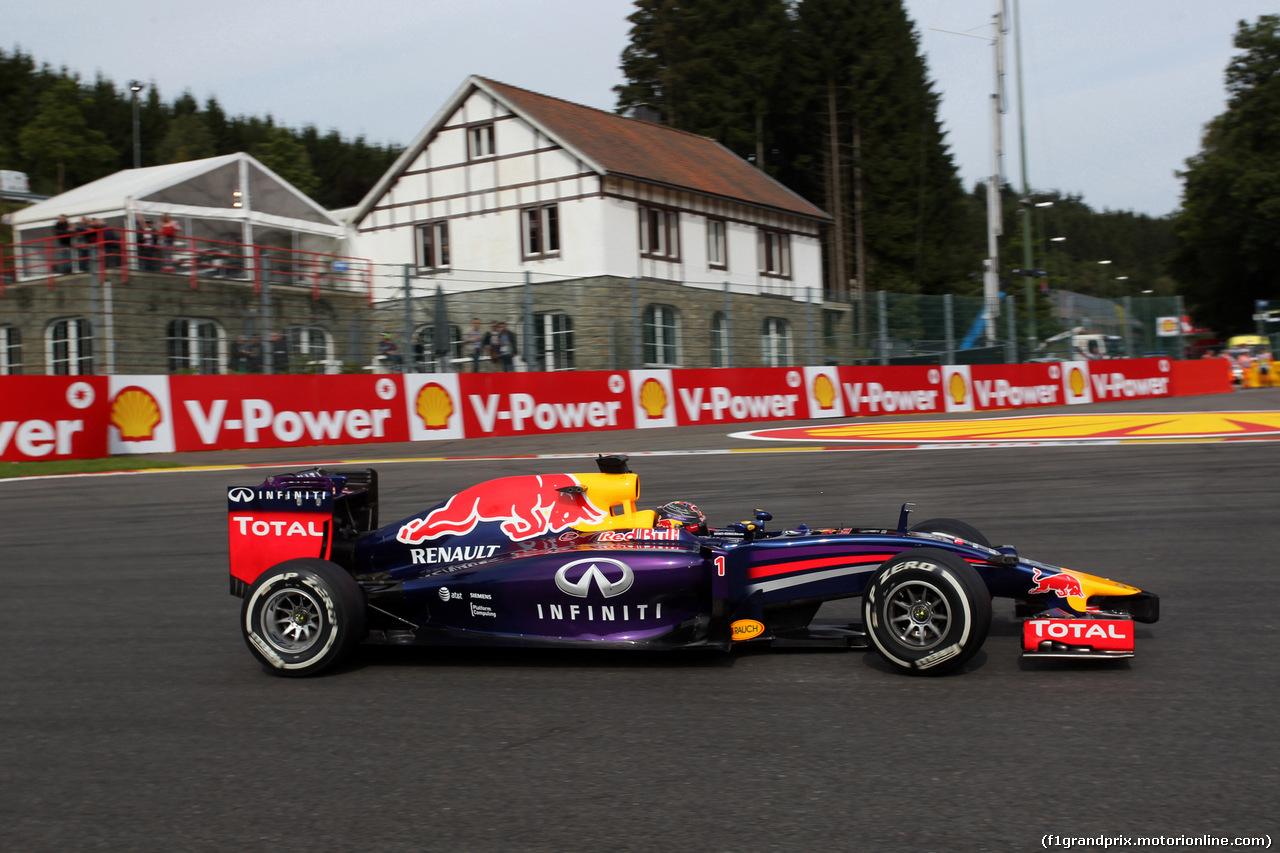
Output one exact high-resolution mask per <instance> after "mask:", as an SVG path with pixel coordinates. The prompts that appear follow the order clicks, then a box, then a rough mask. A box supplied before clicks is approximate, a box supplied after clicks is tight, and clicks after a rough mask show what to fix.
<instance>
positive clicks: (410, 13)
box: [4, 0, 1280, 216]
mask: <svg viewBox="0 0 1280 853" xmlns="http://www.w3.org/2000/svg"><path fill="white" fill-rule="evenodd" d="M1012 2H1013V0H1010V7H1011V8H1012ZM906 5H907V10H908V13H909V14H910V16H911V17H912V18H913V19H914V20H915V22H916V25H917V28H918V30H919V32H920V36H921V44H922V46H923V48H924V51H925V53H926V55H927V59H928V63H929V72H930V76H931V77H932V79H933V80H934V85H935V87H936V88H937V90H938V92H939V93H940V94H941V95H942V108H941V118H942V121H943V125H944V127H945V129H946V131H947V133H948V140H949V142H950V145H951V149H952V154H953V156H954V158H955V161H956V163H957V165H958V166H959V168H960V173H961V176H962V177H963V179H964V181H965V184H966V187H972V185H973V183H974V182H975V181H978V180H982V179H983V178H984V177H985V176H986V175H988V174H990V172H991V154H990V151H991V121H990V118H989V115H990V113H989V96H990V93H991V91H992V88H993V85H994V82H993V81H994V60H993V51H992V48H991V47H990V44H989V43H988V42H987V41H985V40H983V39H979V38H969V37H965V36H959V35H952V34H949V33H943V32H937V31H936V30H958V31H972V32H973V33H974V34H975V35H979V36H987V37H989V36H990V35H992V33H993V32H994V30H993V28H992V26H991V21H992V16H993V15H994V13H995V10H996V5H997V3H996V0H906ZM633 8H634V5H633V3H632V2H630V0H466V2H459V0H409V1H407V0H398V2H392V0H362V2H358V3H353V2H350V0H306V2H295V0H269V2H263V0H252V2H251V0H219V2H217V3H214V4H194V3H189V2H186V1H185V0H170V2H167V3H161V2H156V0H147V2H137V0H116V2H114V3H109V4H102V3H88V2H84V0H64V2H60V3H47V2H46V3H24V4H9V8H7V9H6V11H5V15H4V32H5V35H4V38H5V39H7V41H8V44H7V45H5V47H6V49H8V50H12V49H13V48H14V47H21V49H22V50H23V51H24V52H26V53H28V54H31V55H33V56H34V57H35V58H36V60H37V61H38V62H48V63H50V64H51V65H54V66H66V67H67V68H69V69H71V70H74V71H79V72H80V73H81V75H82V76H83V77H84V78H86V79H89V80H91V79H92V78H93V76H94V74H95V73H96V72H99V71H100V72H101V73H102V74H104V75H105V76H107V77H108V78H110V79H112V80H113V81H114V82H115V83H116V84H117V86H118V87H123V86H124V84H125V83H126V82H127V81H129V80H130V79H133V78H137V79H139V80H141V81H143V82H144V83H155V84H156V85H157V86H158V87H159V89H160V92H161V95H162V96H163V97H164V98H165V100H166V101H172V100H173V99H174V98H175V97H176V96H178V95H179V94H181V92H182V91H183V90H184V89H189V90H190V91H191V92H192V93H193V94H194V95H195V96H196V97H197V98H198V99H199V100H200V101H201V102H202V103H203V101H204V100H205V99H206V98H207V97H209V96H210V95H214V96H216V97H217V98H218V100H219V101H220V102H221V104H222V106H223V108H224V109H225V110H226V111H227V112H228V113H229V114H232V115H239V114H243V115H265V114H267V113H271V114H272V115H273V116H275V118H276V121H277V123H279V124H284V125H288V126H292V127H301V126H303V125H305V124H314V125H316V126H317V127H318V128H320V129H321V130H322V131H324V130H328V129H330V128H336V129H337V130H338V131H339V132H340V133H342V134H343V135H344V136H347V137H355V136H357V135H364V136H365V137H366V138H367V139H368V140H369V141H371V142H381V143H388V142H389V143H394V144H397V145H404V144H407V143H408V142H409V141H411V140H412V139H413V137H414V136H415V135H416V134H417V133H418V131H419V130H421V129H422V127H423V126H424V125H425V124H426V123H427V122H428V121H429V120H430V119H431V117H432V116H433V115H434V114H435V112H436V111H437V110H438V109H439V108H440V106H441V105H442V104H443V102H444V101H445V99H446V98H448V96H449V95H450V94H452V92H453V91H454V90H455V89H456V88H457V87H458V86H459V85H461V84H462V82H463V81H464V80H465V79H466V77H467V75H469V74H480V75H483V76H486V77H491V78H493V79H496V80H501V81H503V82H506V83H510V84H512V85H515V86H521V87H524V88H527V89H532V90H534V91H538V92H542V93H544V94H548V95H554V96H556V97H560V98H564V99H566V100H570V101H575V102H577V103H581V104H587V105H589V106H593V107H599V108H601V109H612V108H613V106H614V104H615V102H616V97H615V95H614V92H613V87H614V86H615V85H617V84H618V83H620V82H621V81H622V77H621V74H620V72H619V71H618V61H619V57H620V55H621V53H622V50H623V48H624V47H625V46H626V43H627V32H628V28H629V25H628V23H627V20H626V17H627V15H628V14H630V13H631V11H632V10H633ZM1020 8H1021V11H1022V14H1023V22H1022V27H1021V31H1022V32H1021V34H1022V61H1023V83H1024V87H1025V88H1024V100H1025V103H1026V139H1027V159H1028V170H1027V171H1028V175H1029V179H1030V180H1029V183H1030V186H1031V188H1032V189H1033V190H1060V191H1062V192H1065V193H1074V194H1079V195H1081V196H1083V197H1084V200H1085V202H1086V203H1087V204H1089V205H1091V206H1092V207H1094V208H1095V209H1099V210H1101V209H1104V208H1105V209H1111V210H1133V211H1136V212H1139V213H1147V214H1151V215H1155V216H1161V215H1164V214H1167V213H1170V212H1172V211H1173V210H1175V209H1176V208H1177V207H1178V204H1179V199H1180V195H1181V183H1180V182H1179V181H1178V179H1177V177H1176V175H1175V174H1174V173H1175V171H1176V170H1178V169H1181V168H1183V166H1184V161H1185V160H1186V158H1188V157H1190V156H1192V155H1194V154H1195V153H1196V152H1197V151H1198V150H1199V147H1200V134H1201V130H1202V128H1203V126H1204V123H1205V122H1207V121H1208V120H1209V119H1211V118H1212V117H1213V116H1215V115H1217V114H1218V113H1220V112H1221V111H1222V110H1223V108H1224V105H1225V97H1226V96H1225V92H1224V87H1223V71H1224V69H1225V68H1226V65H1227V62H1228V61H1229V60H1230V58H1231V56H1232V54H1233V52H1234V51H1233V48H1232V46H1231V40H1232V36H1233V34H1234V33H1235V30H1236V23H1237V22H1238V21H1239V20H1241V19H1245V20H1248V21H1250V22H1252V21H1256V19H1257V18H1258V16H1259V15H1262V14H1268V13H1275V12H1277V11H1280V9H1278V8H1277V5H1276V4H1275V3H1274V1H1273V2H1271V3H1266V2H1256V0H1069V2H1068V0H1020ZM1007 56H1008V64H1007V67H1008V70H1009V73H1008V76H1007V92H1008V107H1009V111H1008V114H1007V115H1006V116H1005V119H1004V140H1005V152H1006V155H1005V160H1004V169H1003V174H1004V176H1005V179H1006V180H1008V181H1010V182H1012V183H1013V184H1014V185H1015V186H1020V185H1021V183H1022V178H1021V171H1020V168H1019V154H1018V121H1017V111H1016V110H1017V90H1016V85H1017V78H1016V73H1015V69H1016V65H1015V62H1014V57H1015V53H1014V43H1013V31H1012V30H1011V31H1010V33H1009V41H1008V50H1007Z"/></svg>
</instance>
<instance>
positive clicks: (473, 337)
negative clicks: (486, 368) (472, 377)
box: [462, 317, 485, 373]
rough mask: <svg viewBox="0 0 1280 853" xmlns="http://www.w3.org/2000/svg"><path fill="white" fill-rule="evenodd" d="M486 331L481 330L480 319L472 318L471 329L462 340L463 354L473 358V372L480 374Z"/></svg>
mask: <svg viewBox="0 0 1280 853" xmlns="http://www.w3.org/2000/svg"><path fill="white" fill-rule="evenodd" d="M484 338H485V334H484V329H482V328H480V318H479V317H472V318H471V328H469V329H467V331H466V333H465V334H464V335H463V338H462V354H463V356H469V357H470V358H471V372H472V373H479V372H480V353H481V352H482V351H483V350H484Z"/></svg>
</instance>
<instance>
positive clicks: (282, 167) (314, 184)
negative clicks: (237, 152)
mask: <svg viewBox="0 0 1280 853" xmlns="http://www.w3.org/2000/svg"><path fill="white" fill-rule="evenodd" d="M249 153H250V154H252V155H253V156H254V157H256V158H257V159H258V161H259V162H261V163H262V165H264V166H266V167H267V168H268V169H270V170H271V171H273V172H275V173H276V174H277V175H279V176H280V177H282V178H284V179H285V180H286V181H288V182H289V183H291V184H293V186H294V187H296V188H297V189H298V190H299V191H300V192H303V193H306V194H307V195H308V196H313V195H314V194H315V192H316V190H317V189H318V188H319V181H318V180H317V179H316V173H315V171H314V170H313V169H312V168H311V156H310V155H309V154H307V149H306V148H305V147H303V145H302V143H300V142H298V140H296V139H294V137H293V134H292V133H290V132H289V131H288V130H285V129H284V128H281V127H277V128H272V129H271V131H270V133H269V134H268V136H267V140H266V141H265V142H261V143H259V144H257V145H255V146H253V148H251V149H250V151H249Z"/></svg>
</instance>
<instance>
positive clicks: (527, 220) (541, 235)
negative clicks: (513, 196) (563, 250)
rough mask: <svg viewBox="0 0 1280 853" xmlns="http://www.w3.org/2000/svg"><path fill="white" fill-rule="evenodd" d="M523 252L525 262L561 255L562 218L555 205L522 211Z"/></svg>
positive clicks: (528, 208)
mask: <svg viewBox="0 0 1280 853" xmlns="http://www.w3.org/2000/svg"><path fill="white" fill-rule="evenodd" d="M520 224H521V251H522V252H523V254H524V258H525V260H531V259H537V258H548V257H555V256H557V255H559V254H560V216H559V212H558V211H557V210H556V206H555V205H554V204H544V205H542V206H541V207H526V208H524V209H523V210H521V211H520Z"/></svg>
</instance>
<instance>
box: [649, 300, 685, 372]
mask: <svg viewBox="0 0 1280 853" xmlns="http://www.w3.org/2000/svg"><path fill="white" fill-rule="evenodd" d="M679 332H680V328H679V324H678V318H677V316H676V309H674V308H672V307H671V306H670V305H648V306H645V309H644V363H645V364H647V365H651V366H654V367H674V366H676V365H678V364H679V363H680V347H679Z"/></svg>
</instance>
